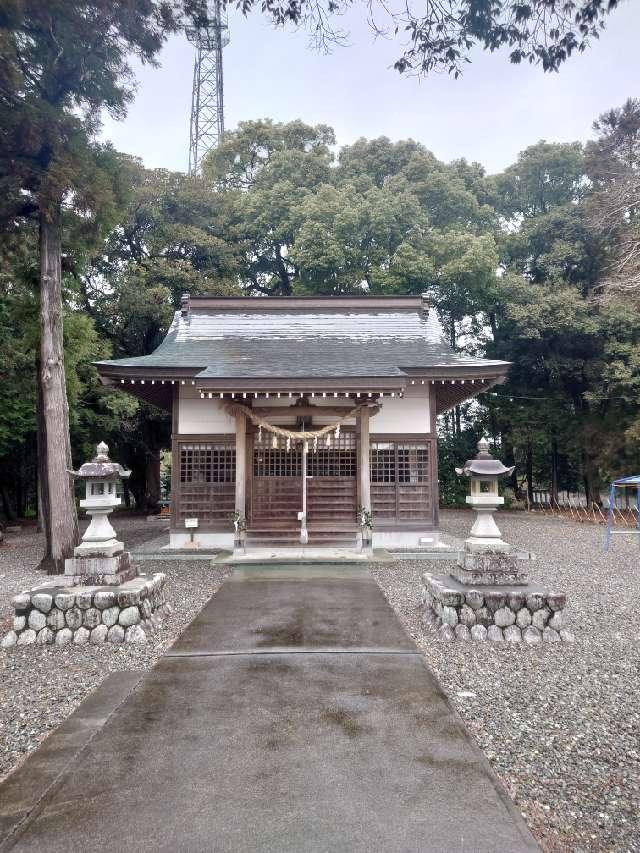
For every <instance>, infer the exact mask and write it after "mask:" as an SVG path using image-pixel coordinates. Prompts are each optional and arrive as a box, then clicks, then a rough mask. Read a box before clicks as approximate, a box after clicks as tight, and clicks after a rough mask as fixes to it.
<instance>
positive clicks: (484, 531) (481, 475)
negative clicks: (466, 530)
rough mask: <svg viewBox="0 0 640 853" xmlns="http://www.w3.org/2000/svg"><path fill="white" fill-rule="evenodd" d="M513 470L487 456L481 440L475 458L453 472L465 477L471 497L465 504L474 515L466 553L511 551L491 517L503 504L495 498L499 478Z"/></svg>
mask: <svg viewBox="0 0 640 853" xmlns="http://www.w3.org/2000/svg"><path fill="white" fill-rule="evenodd" d="M514 468H515V466H512V467H511V468H507V467H506V466H505V465H503V464H502V462H500V461H499V460H498V459H494V458H493V456H492V455H491V454H490V453H489V442H488V441H487V440H486V438H481V439H480V441H479V442H478V455H477V456H476V457H475V459H467V461H466V462H465V463H464V465H463V466H462V468H456V474H458V475H459V476H460V477H468V478H469V481H470V484H471V494H470V495H468V496H467V503H468V504H469V506H471V507H472V508H473V509H474V510H475V513H476V518H475V521H474V524H473V527H472V528H471V535H470V536H469V538H468V539H466V540H465V547H466V550H467V551H470V552H482V551H502V552H507V551H510V550H511V546H510V545H508V544H507V543H506V542H504V541H503V540H502V534H501V533H500V530H499V528H498V525H497V524H496V522H495V519H494V517H493V514H494V512H495V511H496V510H497V509H498V507H500V506H502V505H503V504H504V498H503V497H500V495H499V494H498V480H499V479H500V477H504V476H508V475H509V474H511V473H513V470H514Z"/></svg>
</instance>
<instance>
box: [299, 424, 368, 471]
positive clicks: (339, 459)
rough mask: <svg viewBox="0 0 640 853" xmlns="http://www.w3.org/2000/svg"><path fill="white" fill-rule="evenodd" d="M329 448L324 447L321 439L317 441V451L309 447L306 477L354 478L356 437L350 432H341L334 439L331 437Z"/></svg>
mask: <svg viewBox="0 0 640 853" xmlns="http://www.w3.org/2000/svg"><path fill="white" fill-rule="evenodd" d="M330 441H331V446H330V447H326V446H325V444H324V440H323V439H319V441H318V449H317V450H315V451H314V450H313V445H310V446H309V452H308V454H307V476H309V477H355V476H356V471H357V462H356V437H355V435H354V434H353V433H352V432H342V433H340V435H339V436H338V438H335V437H334V436H331V439H330Z"/></svg>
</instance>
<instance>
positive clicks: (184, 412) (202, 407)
mask: <svg viewBox="0 0 640 853" xmlns="http://www.w3.org/2000/svg"><path fill="white" fill-rule="evenodd" d="M361 399H364V398H361ZM251 402H252V403H253V405H254V406H255V408H256V409H258V410H259V409H260V408H262V407H264V406H270V407H278V406H282V407H283V408H285V407H288V406H291V405H292V402H293V400H290V399H289V398H288V397H281V398H280V399H278V398H277V397H275V396H270V397H269V399H268V400H267V399H265V398H261V399H259V400H252V401H251ZM310 402H311V403H313V404H314V405H316V406H318V408H321V407H322V406H335V405H336V404H338V403H339V404H340V405H342V401H341V400H340V398H334V397H314V398H313V400H310ZM381 403H382V408H381V410H380V411H379V412H378V414H377V415H375V416H374V417H372V418H371V425H370V429H371V432H372V433H415V434H422V435H424V433H426V432H429V423H430V415H429V392H428V390H424V389H421V390H417V391H414V390H413V389H411V390H407V392H406V393H405V396H404V397H383V398H382V401H381ZM345 408H349V406H348V405H347V406H345ZM335 419H336V416H335V415H327V416H326V417H325V416H323V415H321V414H314V416H313V422H314V424H315V425H317V426H324V425H325V424H330V423H333V422H334V421H335ZM269 421H270V422H271V423H273V424H276V425H281V426H282V425H285V424H294V423H295V414H294V413H293V412H289V413H287V414H286V415H284V414H283V415H282V417H279V416H277V415H271V416H269ZM345 423H346V424H347V425H355V418H350V419H349V420H347V421H346V422H345ZM178 431H179V433H180V435H189V434H190V433H194V434H195V433H213V434H215V433H234V432H235V419H234V418H233V417H232V416H231V415H229V414H227V412H226V411H225V410H224V407H223V404H222V401H221V400H220V399H216V398H215V397H214V398H213V399H209V398H208V397H205V399H204V400H203V399H202V398H201V397H200V393H199V392H198V391H197V389H196V388H194V387H191V386H189V385H183V386H181V387H180V399H179V404H178Z"/></svg>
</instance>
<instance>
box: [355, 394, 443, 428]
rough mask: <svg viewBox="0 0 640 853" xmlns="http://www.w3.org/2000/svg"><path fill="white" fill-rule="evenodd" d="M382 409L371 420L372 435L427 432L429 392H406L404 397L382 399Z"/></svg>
mask: <svg viewBox="0 0 640 853" xmlns="http://www.w3.org/2000/svg"><path fill="white" fill-rule="evenodd" d="M381 402H382V408H381V410H380V411H379V412H378V414H377V415H375V416H374V417H372V418H371V422H370V426H369V429H370V430H371V432H372V433H384V432H388V433H405V432H408V433H416V434H418V433H419V434H422V435H424V434H425V433H426V432H429V423H430V417H429V392H428V391H418V392H411V391H407V392H406V393H405V396H404V397H383V398H382V401H381Z"/></svg>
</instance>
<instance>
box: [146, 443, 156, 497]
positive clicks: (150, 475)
mask: <svg viewBox="0 0 640 853" xmlns="http://www.w3.org/2000/svg"><path fill="white" fill-rule="evenodd" d="M146 479H147V488H146V494H145V497H146V504H147V509H150V510H152V511H155V510H157V509H158V508H159V506H160V449H159V448H157V447H154V448H150V449H149V451H148V453H147V468H146Z"/></svg>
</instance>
